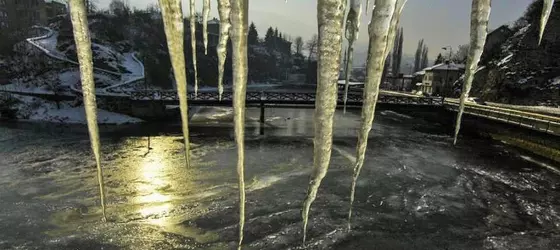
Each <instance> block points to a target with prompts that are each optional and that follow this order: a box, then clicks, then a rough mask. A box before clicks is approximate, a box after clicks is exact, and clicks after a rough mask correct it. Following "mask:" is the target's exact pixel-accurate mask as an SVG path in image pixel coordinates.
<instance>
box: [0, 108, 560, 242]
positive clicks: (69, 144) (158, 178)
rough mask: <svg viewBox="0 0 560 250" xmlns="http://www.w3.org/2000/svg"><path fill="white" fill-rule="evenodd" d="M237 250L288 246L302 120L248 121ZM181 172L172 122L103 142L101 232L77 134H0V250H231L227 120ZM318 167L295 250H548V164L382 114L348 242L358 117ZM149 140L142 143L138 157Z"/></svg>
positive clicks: (293, 227)
mask: <svg viewBox="0 0 560 250" xmlns="http://www.w3.org/2000/svg"><path fill="white" fill-rule="evenodd" d="M247 116H248V120H249V121H248V122H247V133H248V136H247V142H246V167H245V168H246V175H245V176H246V182H247V215H246V217H247V223H246V225H245V240H244V248H245V249H287V248H295V249H297V248H300V243H301V237H302V233H301V216H300V209H301V206H302V201H303V198H304V196H305V191H306V189H307V182H308V178H309V170H310V166H311V165H312V152H313V142H312V138H311V135H312V129H313V126H312V116H313V111H312V110H303V109H301V110H300V109H267V110H266V117H267V128H266V130H265V136H258V117H259V110H258V109H249V110H248V114H247ZM192 119H193V120H192V126H191V135H192V139H191V140H192V143H193V146H192V161H193V162H194V163H193V164H192V166H191V168H189V169H187V168H185V166H184V159H183V154H182V150H183V145H182V139H181V137H180V136H179V135H180V126H179V125H178V124H155V125H137V126H133V127H126V128H122V129H117V130H115V129H113V130H111V131H106V132H104V133H102V135H101V136H102V146H103V148H102V153H103V167H104V169H105V182H106V185H107V199H108V209H107V214H108V218H109V222H108V223H102V222H101V216H100V214H101V211H100V208H99V204H98V203H99V202H98V196H97V195H98V187H97V182H96V179H95V176H96V173H95V163H94V161H93V157H92V156H91V153H90V152H91V151H90V148H89V147H90V143H89V141H88V137H87V133H86V131H85V129H84V128H69V127H59V126H47V125H29V124H5V123H4V124H1V123H0V249H12V248H13V249H233V248H235V247H236V240H237V224H236V223H237V181H236V169H235V161H236V160H235V159H236V151H235V143H234V140H233V131H232V128H231V125H230V122H228V121H229V120H230V119H231V110H229V109H225V108H224V109H216V108H204V109H202V110H200V112H199V113H198V114H196V115H195V116H194V117H193V118H192ZM335 119H336V124H335V126H336V127H335V133H334V135H335V139H334V142H335V147H334V150H333V155H332V160H331V167H330V170H329V173H328V174H327V177H326V178H325V180H324V181H323V184H322V186H321V188H320V189H319V194H318V197H317V200H316V201H315V203H314V204H313V206H312V210H311V215H310V222H309V223H310V224H309V228H308V230H309V232H308V241H309V245H308V246H307V248H308V249H560V233H559V232H560V230H559V229H560V214H559V212H560V191H559V188H560V176H559V175H558V174H557V173H555V172H554V171H553V170H551V169H550V168H553V167H555V166H553V163H550V162H545V161H544V160H542V159H540V158H538V157H536V156H533V155H529V154H527V153H522V152H520V151H519V150H517V149H515V148H513V147H510V146H508V145H504V144H502V143H500V142H498V141H491V140H489V139H485V138H478V137H463V138H461V139H460V143H459V146H457V147H453V146H452V139H451V138H450V137H449V133H448V131H449V128H444V127H442V125H440V124H430V123H428V122H426V121H423V120H422V119H419V118H412V117H409V116H406V115H403V114H399V113H395V112H391V111H380V112H378V116H377V118H376V122H375V125H374V127H373V131H372V134H371V136H370V143H369V149H368V151H367V156H366V162H365V165H364V168H363V170H362V174H361V176H360V179H359V181H358V185H357V191H356V201H355V202H354V217H353V227H354V230H352V231H351V232H347V231H346V216H347V210H348V199H349V198H348V197H349V193H350V183H351V173H352V169H351V167H352V166H351V162H352V159H353V157H354V152H355V143H356V134H357V130H356V128H357V127H358V124H359V115H356V114H352V113H347V114H346V115H344V114H342V113H337V115H336V118H335ZM147 135H152V136H151V139H150V142H151V147H152V149H151V150H150V151H149V152H148V149H147V141H148V138H147Z"/></svg>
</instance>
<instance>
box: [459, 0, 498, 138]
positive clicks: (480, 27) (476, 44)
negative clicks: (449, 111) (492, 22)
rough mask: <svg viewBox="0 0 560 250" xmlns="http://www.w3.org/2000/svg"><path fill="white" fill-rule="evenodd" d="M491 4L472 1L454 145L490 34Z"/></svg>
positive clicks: (486, 1) (487, 1)
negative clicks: (467, 51)
mask: <svg viewBox="0 0 560 250" xmlns="http://www.w3.org/2000/svg"><path fill="white" fill-rule="evenodd" d="M491 3H492V0H473V1H472V9H471V34H470V38H471V39H470V49H469V54H468V57H467V65H466V68H467V69H466V72H465V82H464V83H463V90H462V91H461V99H460V103H459V112H458V113H457V121H456V122H455V136H454V137H453V145H455V144H457V136H458V135H459V130H460V129H461V118H462V116H463V111H464V110H465V101H466V100H467V98H468V97H469V92H470V91H471V85H472V82H473V80H474V76H475V73H476V68H477V66H478V61H479V60H480V56H482V51H483V50H484V43H485V42H486V35H487V34H488V19H489V18H490V7H491Z"/></svg>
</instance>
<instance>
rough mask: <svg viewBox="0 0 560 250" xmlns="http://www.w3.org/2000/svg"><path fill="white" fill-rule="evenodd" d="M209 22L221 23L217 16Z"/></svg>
mask: <svg viewBox="0 0 560 250" xmlns="http://www.w3.org/2000/svg"><path fill="white" fill-rule="evenodd" d="M208 24H220V20H218V19H217V18H213V19H212V20H210V21H208Z"/></svg>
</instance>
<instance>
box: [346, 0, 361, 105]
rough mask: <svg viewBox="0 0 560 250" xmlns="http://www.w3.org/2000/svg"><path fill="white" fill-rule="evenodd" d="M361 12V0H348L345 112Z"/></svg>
mask: <svg viewBox="0 0 560 250" xmlns="http://www.w3.org/2000/svg"><path fill="white" fill-rule="evenodd" d="M361 12H362V3H361V0H350V10H348V16H347V17H346V32H345V36H346V40H347V41H348V49H347V53H346V54H347V57H346V59H345V60H346V66H345V69H344V74H345V77H344V99H343V101H344V113H345V114H346V101H347V100H348V86H349V80H350V71H351V66H352V60H353V54H354V41H356V39H358V34H359V30H360V14H361Z"/></svg>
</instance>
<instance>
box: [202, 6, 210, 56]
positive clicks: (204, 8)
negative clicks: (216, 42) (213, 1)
mask: <svg viewBox="0 0 560 250" xmlns="http://www.w3.org/2000/svg"><path fill="white" fill-rule="evenodd" d="M209 15H210V0H204V2H203V5H202V29H203V31H202V36H203V39H204V54H205V55H208V16H209Z"/></svg>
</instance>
